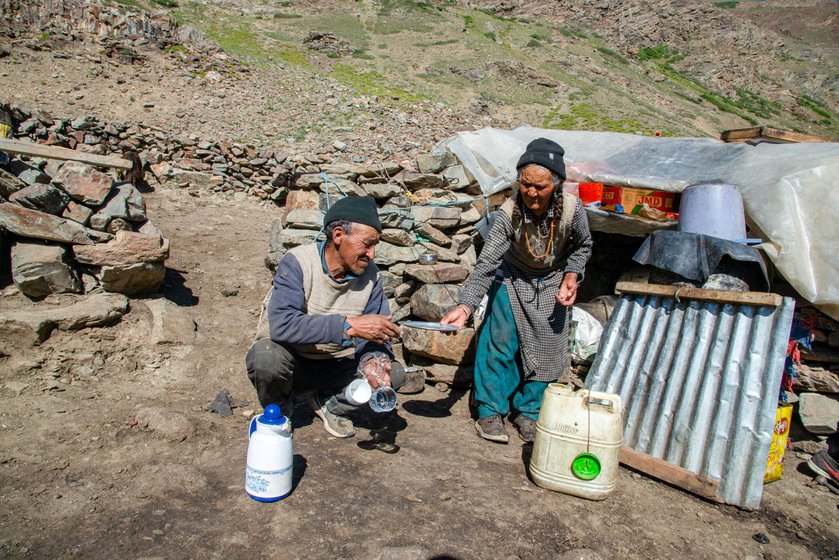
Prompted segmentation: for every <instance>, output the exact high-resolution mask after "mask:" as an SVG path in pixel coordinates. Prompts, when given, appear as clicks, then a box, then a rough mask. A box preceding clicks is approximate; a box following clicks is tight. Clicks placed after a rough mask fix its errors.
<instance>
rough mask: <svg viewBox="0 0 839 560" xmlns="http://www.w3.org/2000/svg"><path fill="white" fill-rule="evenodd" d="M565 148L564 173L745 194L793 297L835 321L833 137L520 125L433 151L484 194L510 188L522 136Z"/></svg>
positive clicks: (837, 267) (459, 138)
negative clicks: (738, 136) (776, 139)
mask: <svg viewBox="0 0 839 560" xmlns="http://www.w3.org/2000/svg"><path fill="white" fill-rule="evenodd" d="M540 136H541V137H546V138H550V139H552V140H554V141H556V142H558V143H559V144H560V145H562V146H563V147H564V148H565V162H566V168H567V171H568V179H569V180H571V181H579V182H587V181H591V182H598V183H604V184H608V185H616V186H629V187H640V188H649V189H655V190H661V191H668V192H681V191H682V190H683V189H684V188H685V187H686V186H689V185H692V184H697V183H707V182H724V183H730V184H733V185H735V186H737V187H738V189H739V190H740V193H741V195H742V197H743V205H744V207H745V211H746V219H747V223H748V224H749V226H750V227H751V228H752V232H751V234H750V237H760V238H762V239H763V240H764V241H765V243H764V244H763V245H762V246H761V248H762V249H764V251H765V252H766V254H767V255H768V256H769V257H770V258H771V259H772V261H773V263H774V264H775V266H776V267H777V268H778V270H779V271H780V272H781V274H783V275H784V277H785V278H786V279H787V281H789V283H790V284H791V285H792V286H793V287H794V288H795V289H796V290H797V291H798V293H799V294H801V296H803V297H804V298H806V299H807V300H808V301H810V302H811V303H813V304H814V305H816V306H817V307H818V308H819V309H820V310H821V311H823V312H824V313H826V314H828V315H830V316H831V317H833V318H834V319H836V320H839V257H837V254H839V233H837V232H839V228H837V226H836V224H835V222H833V220H835V219H839V143H834V142H831V143H803V144H770V143H766V142H763V143H759V144H756V145H751V144H746V143H726V142H722V141H718V140H712V139H707V138H656V137H647V136H636V135H633V134H619V133H614V132H574V131H564V130H546V129H541V128H533V127H520V128H517V129H515V130H501V129H495V128H485V129H481V130H477V131H473V132H461V133H458V134H457V135H456V136H453V137H451V138H448V139H447V140H445V141H443V142H441V143H440V144H439V145H438V146H437V148H436V149H435V151H450V152H452V153H453V154H454V155H456V156H457V157H458V159H459V160H460V162H461V163H462V164H463V165H464V166H465V167H466V168H467V169H468V170H469V171H470V172H471V173H472V174H473V175H474V176H475V178H476V179H477V180H478V183H479V184H480V186H481V190H482V191H483V193H484V194H485V195H490V194H493V193H496V192H499V191H501V190H503V189H504V188H506V187H508V186H509V185H510V184H511V183H512V182H513V181H514V180H515V166H516V161H518V158H519V156H520V155H521V154H522V152H523V151H524V149H525V147H526V146H527V144H528V142H530V141H531V140H533V139H534V138H538V137H540Z"/></svg>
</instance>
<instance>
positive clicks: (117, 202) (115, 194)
mask: <svg viewBox="0 0 839 560" xmlns="http://www.w3.org/2000/svg"><path fill="white" fill-rule="evenodd" d="M114 218H122V219H123V220H127V221H129V222H144V221H146V202H145V201H144V200H143V195H142V194H140V191H138V190H137V189H135V188H134V185H132V184H130V183H122V184H119V185H115V186H114V189H113V190H112V191H111V194H110V195H109V196H108V198H107V199H106V201H105V205H104V206H102V207H101V208H99V209H98V210H97V211H96V213H95V214H94V215H93V216H91V217H90V226H91V227H92V228H93V229H98V230H100V231H104V230H105V228H106V227H108V224H109V223H110V221H111V220H112V219H114Z"/></svg>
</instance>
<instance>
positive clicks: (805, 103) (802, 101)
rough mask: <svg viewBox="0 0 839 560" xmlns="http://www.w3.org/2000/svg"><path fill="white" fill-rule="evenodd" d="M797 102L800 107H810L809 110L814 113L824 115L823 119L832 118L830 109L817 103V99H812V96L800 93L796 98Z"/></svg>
mask: <svg viewBox="0 0 839 560" xmlns="http://www.w3.org/2000/svg"><path fill="white" fill-rule="evenodd" d="M798 104H799V105H801V106H802V107H806V108H808V109H810V110H811V111H813V112H814V113H815V114H817V115H819V116H820V117H824V118H825V119H828V122H829V121H830V120H831V119H833V114H832V113H831V112H830V111H828V110H827V109H825V108H824V107H823V106H821V105H820V104H819V103H818V101H817V100H815V99H813V98H812V97H809V96H807V95H802V96H801V97H799V98H798Z"/></svg>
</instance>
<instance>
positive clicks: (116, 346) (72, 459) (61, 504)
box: [0, 187, 839, 559]
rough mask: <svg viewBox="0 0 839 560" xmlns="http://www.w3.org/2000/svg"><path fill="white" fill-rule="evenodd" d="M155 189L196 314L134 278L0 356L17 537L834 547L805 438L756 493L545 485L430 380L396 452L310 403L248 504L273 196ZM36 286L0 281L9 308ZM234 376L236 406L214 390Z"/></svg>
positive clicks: (543, 550) (15, 541) (458, 554)
mask: <svg viewBox="0 0 839 560" xmlns="http://www.w3.org/2000/svg"><path fill="white" fill-rule="evenodd" d="M146 199H147V205H148V209H149V214H150V216H151V218H152V219H153V220H155V222H156V223H158V224H159V225H160V227H161V229H162V230H164V231H166V232H168V234H169V237H170V238H171V257H170V259H169V260H168V261H167V268H168V272H167V278H166V284H165V288H164V294H163V295H164V297H165V298H166V299H168V300H169V301H171V302H174V303H177V304H178V306H179V307H178V308H177V313H176V315H178V316H179V317H180V318H181V319H184V318H188V319H190V320H194V322H195V325H196V330H195V331H193V328H192V323H191V321H189V320H187V321H184V320H180V321H176V320H174V319H173V318H172V317H170V318H169V320H168V321H167V322H166V324H167V325H168V328H167V329H164V330H163V331H161V330H160V327H154V325H153V320H152V317H153V316H154V313H153V312H151V311H150V309H151V307H153V305H154V303H153V300H150V299H143V298H132V300H131V311H130V312H129V313H128V314H127V315H126V316H125V317H124V318H123V319H122V320H121V321H120V322H119V323H117V324H116V325H114V326H112V327H102V328H89V329H85V330H83V331H80V332H74V333H72V334H70V333H66V332H63V331H56V332H55V333H54V334H53V335H52V336H51V337H50V338H49V340H47V341H46V342H45V343H44V344H42V345H41V346H40V347H36V348H32V349H28V350H25V351H22V352H20V353H15V354H13V355H12V356H9V357H5V358H2V361H0V364H1V365H2V367H0V383H2V385H0V387H1V388H0V396H2V400H3V407H2V411H0V431H2V440H3V451H2V454H0V489H2V490H0V501H2V503H3V504H4V508H3V509H2V512H0V527H2V530H0V551H2V556H4V557H6V558H71V557H82V558H112V557H114V556H128V557H132V558H194V557H204V558H230V557H239V556H244V555H247V556H250V557H257V558H273V557H291V558H304V557H305V558H417V559H419V558H463V559H467V558H676V557H690V558H709V559H710V558H720V557H722V556H726V557H736V558H836V557H839V532H837V528H836V527H837V526H836V524H835V523H834V522H833V521H834V519H835V517H836V515H837V503H839V502H837V497H836V496H835V495H833V494H831V493H829V492H828V491H827V490H826V489H824V488H822V487H819V486H816V487H812V486H810V485H808V481H809V480H810V477H809V475H807V474H806V472H805V471H804V467H803V465H802V464H801V463H802V459H801V458H799V457H798V456H796V453H795V452H793V451H790V452H789V453H788V454H787V458H786V462H785V471H784V477H783V478H782V479H781V480H780V481H778V482H774V483H771V484H769V485H767V486H766V487H765V491H764V496H763V501H762V504H761V507H760V508H759V509H758V510H756V511H753V512H746V511H740V510H738V509H737V508H734V507H730V506H720V505H715V504H712V503H708V502H705V501H702V500H700V499H697V498H694V497H693V496H691V495H689V494H687V493H685V492H683V491H681V490H679V489H676V488H671V487H668V486H667V485H664V484H661V483H658V482H655V481H653V480H650V479H649V478H647V477H645V476H642V475H640V474H637V473H633V472H631V471H629V470H624V469H621V470H620V473H619V476H618V482H617V489H616V491H615V492H614V493H613V494H612V495H611V496H609V498H608V499H606V500H605V501H603V502H590V501H585V500H582V499H578V498H573V497H570V496H566V495H563V494H558V493H554V492H551V491H548V490H543V489H541V488H539V487H537V486H535V485H534V484H533V483H532V482H531V481H530V480H529V479H528V477H527V474H526V468H525V464H526V461H527V459H528V457H529V452H530V450H529V448H528V447H527V446H523V445H522V444H521V443H520V442H519V441H518V440H517V439H515V438H513V440H512V441H511V443H510V444H509V445H506V446H502V445H494V444H490V443H488V442H485V441H483V440H481V439H480V438H478V436H477V435H476V434H475V432H474V429H473V427H472V419H471V418H470V415H469V410H468V406H467V398H466V395H464V394H463V393H462V392H459V391H457V390H455V391H449V390H443V391H441V390H438V389H437V388H435V387H433V386H431V385H429V386H427V387H426V389H425V391H424V392H423V393H421V394H418V395H412V396H407V395H402V396H401V397H400V400H401V403H400V409H399V415H398V416H399V419H394V420H392V421H390V422H389V423H388V425H387V427H389V428H390V429H391V430H392V431H393V432H394V433H395V442H396V443H397V444H398V445H399V446H400V448H401V449H400V450H399V452H398V453H396V454H392V455H390V454H385V453H382V452H380V451H378V450H376V449H371V448H370V447H371V446H370V443H371V436H370V435H369V428H371V427H372V428H376V427H380V426H373V425H370V424H367V425H366V426H363V427H362V428H361V429H360V430H359V434H358V435H356V437H355V438H353V439H350V440H336V439H334V438H332V437H330V436H328V435H327V434H326V432H324V431H323V429H322V427H321V424H320V421H319V420H317V419H313V418H312V414H311V412H310V411H309V410H308V409H307V408H306V407H305V406H300V407H299V408H298V409H297V411H296V413H295V417H294V421H295V424H296V426H297V429H296V431H295V436H294V451H295V479H296V486H295V490H294V492H293V494H292V495H291V496H290V497H289V498H288V499H286V500H284V501H282V502H280V503H277V504H273V505H266V504H259V503H256V502H253V501H252V500H250V499H249V498H248V497H247V496H246V494H245V493H244V465H245V451H246V446H247V441H246V436H245V432H246V428H247V418H246V416H247V415H249V414H250V413H251V412H253V411H255V410H256V411H258V403H257V402H256V399H255V394H254V391H253V389H252V388H251V387H250V384H249V383H248V381H247V379H246V375H245V371H244V364H243V358H244V355H245V352H246V351H247V348H248V346H249V344H250V342H251V340H252V337H253V333H254V328H255V324H256V321H257V310H258V308H259V302H260V300H261V298H262V296H263V294H264V291H265V289H266V287H267V286H268V285H269V282H270V274H269V273H268V271H267V270H266V269H265V268H264V266H263V264H262V258H263V256H264V252H265V250H266V241H265V240H266V238H267V236H268V230H269V227H270V222H271V219H272V218H273V217H274V216H275V215H276V212H277V210H276V208H275V207H272V206H266V205H261V204H260V203H257V202H256V199H248V200H245V201H242V202H238V203H234V202H232V201H227V200H225V199H223V198H221V197H220V196H217V195H202V196H198V197H195V196H191V195H189V194H187V193H186V192H185V191H183V190H170V189H166V188H163V187H158V188H157V189H156V190H155V192H153V193H148V194H147V195H146ZM186 216H189V218H188V219H187V218H186ZM30 305H31V304H30V303H29V302H28V301H27V300H25V298H23V297H22V296H20V295H8V296H6V297H3V298H0V306H2V307H0V310H2V311H3V312H6V311H9V310H10V309H15V308H21V307H26V306H30ZM150 306H151V307H150ZM223 389H224V390H227V391H228V392H229V394H230V395H231V398H232V401H233V403H234V405H236V406H237V408H234V409H233V414H232V415H231V416H228V417H221V416H219V415H218V414H214V413H211V412H208V411H207V410H206V408H207V406H208V405H209V404H210V403H211V402H212V401H213V399H214V398H215V397H216V395H217V394H218V393H219V391H221V390H223ZM804 456H805V455H802V457H804Z"/></svg>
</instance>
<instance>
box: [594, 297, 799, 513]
mask: <svg viewBox="0 0 839 560" xmlns="http://www.w3.org/2000/svg"><path fill="white" fill-rule="evenodd" d="M793 309H794V301H793V300H792V299H791V298H783V301H782V303H781V305H780V306H779V307H774V306H766V307H756V306H752V305H742V304H723V303H711V302H704V301H689V300H684V299H683V300H682V301H681V302H677V301H675V300H674V299H672V298H669V297H658V296H650V295H635V294H624V295H622V296H621V298H620V301H619V303H618V305H617V307H616V308H615V311H614V313H613V315H612V316H611V318H610V319H609V324H608V326H607V328H606V331H605V332H604V334H603V337H602V339H601V342H600V348H599V351H598V353H597V357H596V358H595V360H594V363H593V364H592V368H591V371H590V372H589V374H588V376H587V379H586V388H588V389H591V390H596V391H606V392H609V393H617V394H619V395H620V396H621V398H622V399H623V403H624V440H623V442H624V444H625V445H628V446H629V447H632V448H633V449H635V450H636V451H640V452H642V453H647V454H648V455H652V456H653V457H657V458H659V459H663V460H665V461H667V462H668V463H673V464H675V465H679V466H681V467H684V468H685V469H688V470H689V471H692V472H694V473H697V474H699V475H701V476H704V477H707V478H709V479H711V480H715V481H719V482H720V487H719V490H718V496H719V498H720V499H722V500H723V501H725V502H727V503H729V504H734V505H738V506H741V507H748V508H753V507H757V506H758V505H759V504H760V497H761V494H762V492H763V473H764V470H765V468H766V461H767V458H768V455H769V446H770V443H771V441H772V432H773V427H774V422H775V410H776V407H777V402H778V391H779V389H780V384H781V374H782V371H783V364H784V359H785V356H786V348H787V342H788V340H789V332H790V326H791V323H792V314H793Z"/></svg>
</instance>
